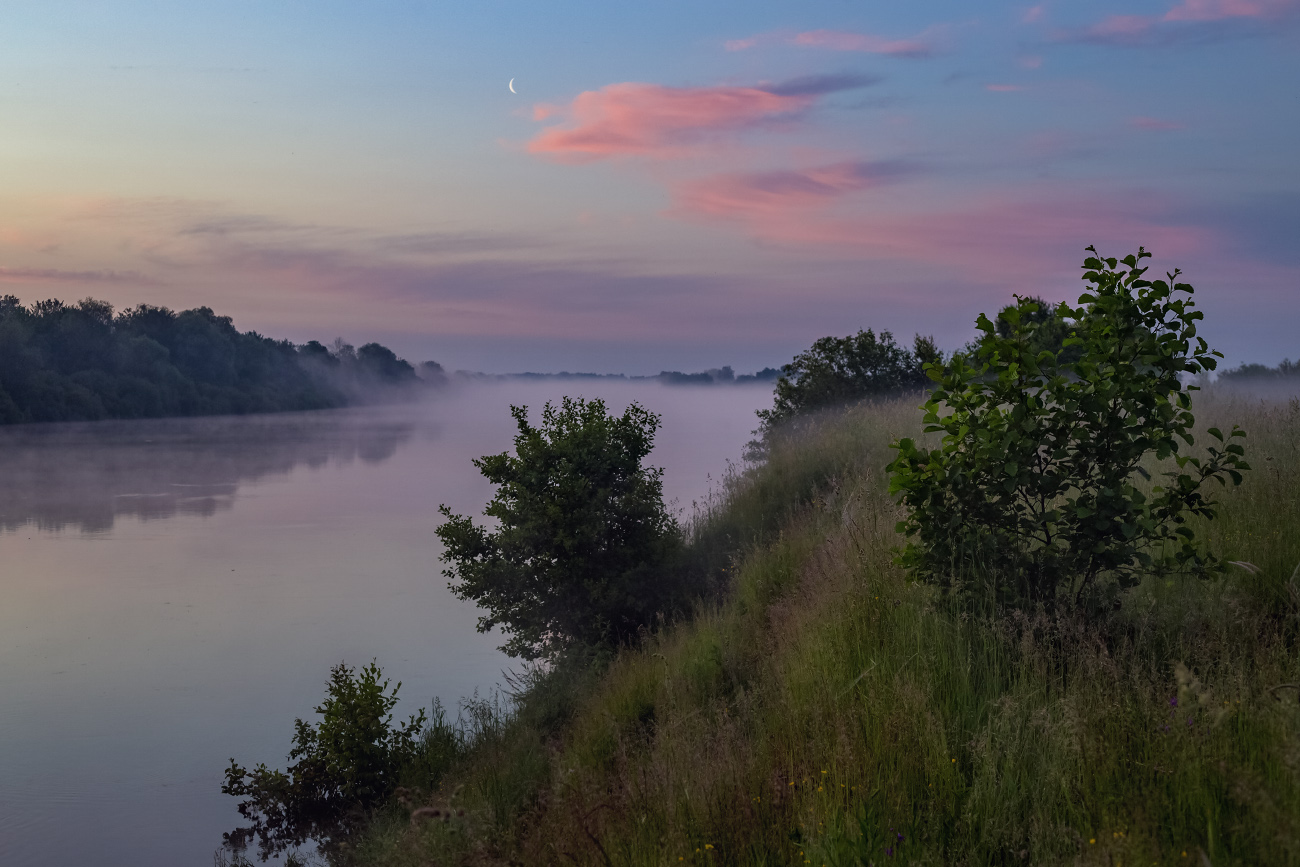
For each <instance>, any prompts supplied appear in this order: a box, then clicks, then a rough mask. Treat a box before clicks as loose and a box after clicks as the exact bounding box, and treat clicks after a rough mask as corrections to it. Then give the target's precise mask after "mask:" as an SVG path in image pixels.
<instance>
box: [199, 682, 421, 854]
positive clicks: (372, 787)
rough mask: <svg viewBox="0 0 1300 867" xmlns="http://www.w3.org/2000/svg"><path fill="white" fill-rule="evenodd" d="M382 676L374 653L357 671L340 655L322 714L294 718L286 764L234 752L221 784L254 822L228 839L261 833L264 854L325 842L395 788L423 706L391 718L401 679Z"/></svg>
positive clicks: (233, 842)
mask: <svg viewBox="0 0 1300 867" xmlns="http://www.w3.org/2000/svg"><path fill="white" fill-rule="evenodd" d="M382 677H383V672H382V671H380V669H379V666H378V665H377V664H376V663H375V662H374V661H372V662H371V663H370V664H369V665H367V666H365V667H363V668H362V669H361V671H360V672H355V671H354V670H353V669H352V668H351V667H349V666H347V665H344V664H343V663H340V664H338V665H336V666H334V667H333V668H332V669H330V680H329V684H328V689H329V696H328V697H327V698H326V699H325V701H324V702H322V703H321V705H320V706H319V707H317V708H316V713H318V714H320V716H321V720H320V722H318V723H316V724H315V725H312V724H310V723H307V722H305V721H303V720H301V719H298V720H294V736H293V749H292V750H290V751H289V760H290V761H291V762H293V764H291V765H290V766H289V768H288V770H287V771H275V770H271V769H270V768H268V767H267V766H266V765H264V764H259V765H257V766H256V767H254V768H253V769H252V770H248V769H247V768H244V767H241V766H240V765H239V764H238V763H236V762H235V760H234V759H231V760H230V767H229V768H227V769H226V781H225V782H224V783H223V784H222V786H221V791H222V793H223V794H227V795H233V796H235V797H237V798H243V799H244V800H242V801H240V802H239V815H241V816H243V817H244V818H245V819H247V820H249V821H250V822H252V825H251V826H249V827H246V828H239V829H237V830H235V831H232V832H230V833H228V834H226V835H225V839H226V843H227V845H229V846H231V847H232V848H236V849H242V848H243V846H244V845H245V844H246V843H247V841H248V840H250V839H252V838H253V837H254V836H256V837H257V838H258V842H259V848H260V851H261V856H262V860H264V861H265V860H267V858H268V857H269V856H270V855H272V854H274V853H276V852H282V851H284V850H285V849H287V848H289V847H291V846H301V845H302V844H303V843H305V842H306V841H307V840H309V839H315V840H318V841H319V842H321V843H322V844H324V845H325V846H326V848H327V849H328V848H331V844H334V843H337V842H339V838H340V837H343V836H346V835H347V834H348V832H349V830H351V829H350V824H349V820H350V819H355V818H359V817H360V816H361V815H363V814H364V811H365V810H367V809H369V808H372V807H375V806H376V805H378V804H380V803H382V802H383V801H384V799H385V798H387V797H388V796H389V795H390V794H392V792H393V790H394V789H395V788H396V786H397V779H398V774H399V773H400V771H401V769H402V767H403V766H404V765H405V764H407V763H408V762H409V761H410V760H411V759H412V757H413V756H414V755H415V754H416V751H417V747H418V745H419V736H420V734H421V732H422V731H423V730H424V727H425V722H426V721H427V718H426V716H425V713H424V711H423V710H421V711H420V712H419V714H415V715H412V716H411V718H410V719H409V720H407V721H406V722H405V723H399V724H397V725H396V726H394V725H393V713H392V712H393V707H394V706H395V705H396V704H397V691H398V690H399V689H401V686H402V685H401V684H400V683H398V684H397V685H396V686H394V687H393V689H392V691H389V689H388V684H389V681H388V680H386V679H385V680H382V681H381V680H380V678H382Z"/></svg>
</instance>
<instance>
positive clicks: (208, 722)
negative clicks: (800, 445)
mask: <svg viewBox="0 0 1300 867" xmlns="http://www.w3.org/2000/svg"><path fill="white" fill-rule="evenodd" d="M566 394H567V395H572V396H579V395H581V396H584V397H588V398H592V397H602V398H604V399H605V400H606V401H607V402H608V403H609V405H610V409H611V411H614V412H618V411H621V410H622V408H623V407H624V406H626V404H627V403H628V402H629V401H632V400H636V401H639V402H640V403H642V404H643V405H645V406H646V407H648V408H649V409H651V410H652V411H655V412H659V413H661V414H662V415H663V427H662V428H661V430H660V434H659V437H658V440H657V442H658V445H657V447H656V449H655V451H654V453H653V454H652V455H651V462H652V463H654V464H655V465H658V466H663V467H664V468H665V476H664V489H665V496H666V498H667V499H669V500H670V501H675V503H676V505H677V507H678V509H679V510H680V511H682V512H683V513H685V514H689V511H690V507H691V503H692V502H693V501H695V500H699V499H702V498H703V497H704V496H706V495H707V493H708V490H709V485H710V477H712V478H714V479H716V478H718V477H719V476H720V475H721V474H722V473H723V472H725V469H726V465H727V462H728V461H729V460H730V461H736V460H738V459H739V456H740V453H741V451H742V449H743V446H744V443H745V442H746V441H747V440H748V439H749V437H750V431H751V430H752V429H753V428H754V427H755V426H756V419H755V417H754V411H755V410H756V409H758V408H761V407H765V406H768V405H769V404H770V402H771V392H770V389H769V388H768V387H764V386H752V387H747V386H729V387H696V388H692V387H676V388H674V387H666V386H662V385H659V384H654V383H629V382H620V381H618V380H594V381H581V382H572V381H569V382H563V381H552V380H543V381H532V382H528V381H506V382H501V383H483V384H474V385H470V386H464V387H460V388H457V389H452V390H448V391H446V392H443V393H440V394H439V395H438V396H436V397H435V398H433V399H431V400H428V401H425V402H422V403H419V404H412V405H405V406H396V407H393V406H390V407H368V408H362V409H352V410H341V411H329V412H319V413H301V414H286V415H276V416H262V417H241V418H230V417H223V418H216V419H185V420H159V421H147V422H101V423H93V424H69V425H42V426H28V427H19V428H10V429H5V430H2V431H0V588H2V590H3V593H4V598H5V604H4V605H3V606H0V690H2V692H0V695H3V700H2V701H0V863H3V864H5V865H10V867H22V865H36V864H104V865H113V864H123V865H126V864H130V865H169V867H170V865H180V864H205V865H206V864H210V863H211V860H212V852H213V850H214V849H215V848H216V847H217V846H218V844H219V842H220V835H221V832H222V831H226V830H230V829H231V828H233V827H234V826H235V825H236V824H238V819H239V817H238V815H237V814H236V812H235V809H234V804H235V799H233V798H230V797H228V796H224V795H222V794H221V793H220V784H221V779H222V772H223V770H224V768H225V766H226V765H227V764H228V762H229V759H230V758H231V757H235V758H237V759H238V760H239V761H240V762H241V763H242V764H245V765H248V764H251V763H255V762H259V761H265V762H267V763H268V764H271V765H273V766H283V764H284V760H285V756H286V754H287V752H288V749H289V745H290V738H291V735H292V723H293V719H294V718H295V717H299V716H301V717H304V718H309V717H311V716H312V714H311V709H312V708H313V707H314V706H315V705H316V704H318V703H319V701H320V700H321V699H322V697H323V696H324V684H325V680H326V677H327V675H328V671H329V667H330V666H331V665H333V664H334V663H337V662H338V661H340V660H346V661H347V662H348V663H350V664H357V665H359V664H363V663H365V662H368V661H369V660H370V659H371V658H378V660H379V663H380V665H381V666H383V668H384V669H385V672H386V674H387V675H389V676H390V677H392V679H393V680H394V681H397V680H401V681H402V684H403V685H402V692H401V695H402V697H403V702H402V704H401V705H400V706H399V708H398V712H399V713H401V714H402V715H405V714H409V713H412V712H414V711H415V710H416V709H418V708H419V707H420V706H427V705H428V704H429V702H430V701H431V700H432V698H433V697H435V696H437V697H439V698H440V699H441V700H442V701H443V702H444V704H446V705H448V706H449V707H452V708H454V707H455V706H456V703H457V701H458V700H459V699H460V698H462V697H464V696H467V695H470V694H472V693H473V692H474V691H475V690H479V691H480V692H486V691H489V690H491V689H492V688H493V687H494V685H496V684H497V683H498V682H499V681H500V672H501V670H502V669H503V668H505V667H507V666H508V665H509V664H510V660H509V659H508V658H506V657H504V656H503V655H502V654H500V653H499V652H498V651H497V650H496V645H497V644H499V643H500V638H499V636H494V635H480V634H479V633H478V632H477V631H476V630H475V622H476V619H477V616H478V614H477V611H476V610H475V609H474V607H473V606H472V605H469V604H467V603H465V602H462V601H460V600H457V599H455V598H454V597H453V596H451V594H450V593H449V591H448V590H447V588H446V579H445V578H443V577H442V575H441V574H440V570H441V568H442V564H441V563H440V561H439V555H440V547H439V545H438V540H437V537H436V536H435V535H434V533H433V529H434V528H435V527H436V526H437V524H438V523H439V522H440V518H439V516H438V514H437V507H438V505H439V504H440V503H446V504H447V505H448V506H450V507H451V508H452V509H453V510H454V511H456V512H460V513H463V514H473V515H478V514H479V513H480V512H481V510H482V507H483V505H484V504H485V502H486V501H487V499H488V497H489V496H490V495H491V487H490V485H488V484H487V482H486V481H485V480H484V479H483V478H482V477H481V476H480V475H479V474H478V471H477V470H476V469H475V468H474V467H473V466H472V465H471V464H470V460H471V459H472V458H474V457H478V456H481V455H484V454H489V453H494V452H500V451H505V450H507V449H509V448H510V447H511V445H512V439H513V435H514V426H513V420H512V419H511V418H510V414H509V405H510V404H512V403H513V404H526V405H528V406H529V407H530V409H531V410H532V415H533V418H534V419H536V418H537V417H538V415H539V414H540V411H541V407H542V404H543V403H544V402H545V401H547V400H551V401H558V400H559V398H560V397H561V396H563V395H566Z"/></svg>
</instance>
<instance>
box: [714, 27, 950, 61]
mask: <svg viewBox="0 0 1300 867" xmlns="http://www.w3.org/2000/svg"><path fill="white" fill-rule="evenodd" d="M923 37H924V34H922V36H917V37H914V38H912V39H889V38H888V37H884V36H876V35H874V34H871V33H853V32H850V31H847V30H807V31H804V32H803V33H794V34H792V33H790V32H789V31H784V32H782V31H776V32H772V33H760V34H757V35H755V36H750V37H748V38H746V39H732V40H729V41H727V42H725V43H723V48H725V49H726V50H727V51H745V50H747V49H750V48H753V47H755V46H757V45H762V44H764V43H772V42H781V43H784V44H786V45H797V46H799V47H800V48H821V49H825V50H827V51H856V52H861V53H864V54H884V55H887V56H891V57H913V58H920V57H929V56H931V55H932V54H934V53H935V46H934V44H933V43H932V42H931V41H929V40H927V39H925V38H923Z"/></svg>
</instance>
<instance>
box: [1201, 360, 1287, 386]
mask: <svg viewBox="0 0 1300 867" xmlns="http://www.w3.org/2000/svg"><path fill="white" fill-rule="evenodd" d="M1219 378H1220V379H1227V380H1239V381H1241V380H1273V379H1297V380H1300V360H1297V361H1292V360H1291V359H1289V358H1284V359H1282V363H1281V364H1279V365H1278V366H1277V367H1269V366H1268V365H1267V364H1243V365H1241V366H1240V367H1234V368H1233V369H1232V370H1225V371H1223V372H1222V373H1220V374H1219Z"/></svg>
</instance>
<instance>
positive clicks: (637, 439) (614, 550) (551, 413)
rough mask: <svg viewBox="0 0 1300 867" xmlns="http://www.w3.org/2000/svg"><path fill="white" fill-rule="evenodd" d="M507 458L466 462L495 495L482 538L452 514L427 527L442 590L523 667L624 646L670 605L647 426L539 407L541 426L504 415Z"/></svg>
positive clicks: (674, 535)
mask: <svg viewBox="0 0 1300 867" xmlns="http://www.w3.org/2000/svg"><path fill="white" fill-rule="evenodd" d="M510 412H511V414H512V415H513V416H514V418H515V421H516V423H517V424H518V426H519V433H518V435H517V436H516V437H515V454H514V455H513V456H512V455H510V454H509V453H502V454H499V455H489V456H487V457H483V458H479V459H478V460H475V461H474V465H475V466H477V467H478V468H479V469H480V470H481V471H482V473H483V475H484V476H486V477H487V478H488V479H489V480H490V481H491V482H492V483H493V484H494V485H496V486H497V492H496V495H495V496H494V497H493V498H492V501H491V502H490V503H488V506H487V508H486V509H485V510H484V514H485V515H487V516H488V517H490V518H495V519H496V520H497V521H498V522H499V527H498V529H497V530H496V531H495V532H489V531H487V530H485V529H483V528H481V527H477V526H475V525H474V523H473V522H472V521H471V520H470V519H469V518H467V517H462V516H459V515H453V514H452V513H451V512H450V510H448V509H447V507H446V506H443V507H442V514H443V515H444V516H445V517H446V518H447V522H446V523H444V524H442V525H441V526H440V527H438V530H437V532H438V536H439V538H441V539H442V542H443V544H444V545H445V546H446V554H445V558H446V561H447V562H448V564H450V565H449V566H448V568H447V569H445V570H444V572H443V574H445V575H446V576H447V577H448V578H450V579H452V581H453V583H452V584H451V585H450V587H451V589H452V591H453V592H454V593H456V594H457V595H458V596H460V597H461V598H463V599H471V600H473V601H474V602H476V603H478V604H479V605H480V606H482V607H483V608H486V609H487V611H488V613H487V614H486V615H484V616H483V617H481V618H479V630H480V631H482V632H486V631H488V630H489V629H491V628H492V627H494V626H497V625H501V626H503V627H504V628H505V629H506V630H507V631H508V632H509V633H510V638H509V640H508V641H507V642H506V644H505V645H504V647H503V648H502V649H503V650H505V651H506V652H507V653H509V654H511V655H513V656H520V657H523V658H525V659H538V658H542V657H551V656H554V655H555V654H556V653H558V652H560V651H562V650H564V649H565V648H566V647H569V646H571V645H574V644H578V645H590V646H596V645H611V644H617V643H619V642H622V641H626V640H629V639H631V638H634V637H635V636H636V634H637V632H638V630H640V629H642V628H643V627H645V626H646V625H648V624H649V623H650V622H651V620H652V619H653V618H654V616H655V615H656V614H657V613H660V612H663V611H664V610H665V609H666V608H668V607H671V606H672V605H673V604H675V602H676V601H677V600H678V599H679V594H680V590H681V589H682V588H681V587H680V586H679V584H680V582H681V580H682V579H681V578H680V577H679V576H678V573H676V571H675V570H673V569H671V568H670V561H671V560H672V559H673V558H674V556H675V555H676V553H677V551H678V550H679V549H680V545H681V533H680V531H679V529H678V526H677V523H676V521H675V520H674V519H673V517H672V516H671V515H670V514H669V513H668V510H667V509H666V508H665V506H664V501H663V483H662V479H661V477H662V475H663V470H661V469H656V468H653V467H643V466H642V465H641V462H642V460H643V459H644V458H645V457H646V455H648V454H649V453H650V449H651V448H652V447H653V445H654V435H655V431H656V430H657V429H658V427H659V416H657V415H655V414H654V413H651V412H649V411H647V410H646V409H644V408H643V407H641V406H640V405H638V404H635V403H633V404H632V405H631V406H629V407H628V408H627V410H626V411H625V412H624V413H623V414H622V415H621V416H612V415H609V414H608V413H607V412H606V410H605V403H604V402H603V401H601V400H599V399H597V400H591V401H585V400H583V399H582V398H578V399H576V400H574V399H572V398H568V397H566V398H564V400H563V402H562V403H561V405H560V406H558V407H556V406H553V405H551V404H550V403H548V404H546V407H545V409H544V410H543V411H542V424H541V426H540V427H533V426H532V425H530V424H529V423H528V408H527V407H523V406H512V407H511V408H510Z"/></svg>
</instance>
